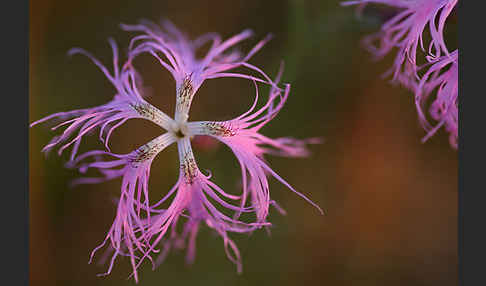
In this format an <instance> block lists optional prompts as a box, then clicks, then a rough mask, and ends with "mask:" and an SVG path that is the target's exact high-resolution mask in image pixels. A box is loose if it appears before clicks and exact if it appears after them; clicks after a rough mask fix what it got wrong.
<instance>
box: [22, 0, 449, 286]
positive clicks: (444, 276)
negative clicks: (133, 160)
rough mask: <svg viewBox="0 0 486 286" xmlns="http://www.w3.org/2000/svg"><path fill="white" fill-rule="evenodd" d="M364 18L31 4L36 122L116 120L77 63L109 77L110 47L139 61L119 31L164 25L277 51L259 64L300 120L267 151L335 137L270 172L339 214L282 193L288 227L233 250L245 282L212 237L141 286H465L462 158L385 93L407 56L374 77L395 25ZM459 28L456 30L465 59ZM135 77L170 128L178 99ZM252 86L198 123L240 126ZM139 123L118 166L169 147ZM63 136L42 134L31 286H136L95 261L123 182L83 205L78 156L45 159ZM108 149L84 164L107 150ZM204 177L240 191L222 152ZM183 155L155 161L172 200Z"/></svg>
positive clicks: (255, 4)
mask: <svg viewBox="0 0 486 286" xmlns="http://www.w3.org/2000/svg"><path fill="white" fill-rule="evenodd" d="M392 13H393V11H391V10H390V9H384V8H379V7H377V8H373V9H371V8H370V9H366V10H365V13H364V15H363V16H362V18H361V19H357V17H356V15H355V10H354V8H352V7H341V6H339V1H334V0H332V1H331V0H330V1H298V0H291V1H236V0H232V1H226V0H217V1H187V0H186V1H161V0H157V1H120V0H117V1H113V0H105V1H95V0H85V1H61V0H33V1H31V6H30V102H29V105H30V121H34V120H37V119H39V118H41V117H43V116H45V115H48V114H51V113H54V112H58V111H66V110H72V109H78V108H84V107H90V106H95V105H99V104H103V103H105V102H107V101H109V100H110V98H111V97H112V95H113V92H114V90H113V88H112V87H111V86H110V84H109V82H108V81H107V80H106V78H105V77H104V76H103V75H102V73H101V72H100V71H99V70H98V69H97V68H96V67H95V66H94V65H93V64H92V63H91V62H90V61H89V60H88V59H87V58H85V57H82V56H75V57H73V58H69V57H68V56H67V55H66V53H67V51H68V50H69V49H70V48H72V47H75V46H76V47H82V48H85V49H87V50H88V51H91V52H92V53H94V54H95V55H96V56H97V57H98V58H99V59H100V60H101V61H103V62H104V63H106V64H107V65H110V64H111V59H112V58H111V50H110V48H109V46H108V43H107V41H106V40H107V38H108V37H110V36H112V37H114V38H115V39H116V40H117V42H118V43H119V45H120V47H122V49H121V50H122V53H124V52H125V51H126V49H125V48H124V47H126V46H127V44H128V40H129V37H130V36H132V35H133V34H129V33H126V32H123V31H121V29H119V23H128V24H134V23H136V22H137V21H138V20H139V19H142V18H146V19H150V20H152V21H157V20H159V19H161V18H163V17H166V18H168V19H170V20H171V21H173V22H174V23H175V24H176V25H177V26H179V27H180V28H181V29H183V30H184V31H186V32H187V33H188V34H189V35H191V36H193V37H194V36H197V35H200V34H202V33H205V32H218V33H220V34H222V35H223V36H224V37H225V38H226V37H229V36H231V35H233V34H235V33H238V32H240V31H241V30H243V29H246V28H251V29H253V30H254V31H255V33H256V36H255V37H254V38H253V39H252V40H250V41H248V42H246V43H245V44H243V45H242V48H243V49H246V50H248V49H249V48H251V45H253V44H255V43H256V42H257V41H258V40H259V39H261V38H263V37H264V36H265V35H266V34H267V33H269V32H271V33H272V34H274V36H275V37H274V39H273V40H272V41H271V42H270V43H268V45H267V46H266V47H265V48H264V49H263V50H261V51H260V52H259V53H258V54H257V55H256V56H255V57H254V58H253V59H252V60H251V62H252V63H254V64H255V65H257V66H260V67H263V69H264V70H265V71H267V72H268V73H269V74H271V75H275V74H276V71H277V69H278V65H279V63H280V61H281V60H282V59H283V60H284V61H285V63H286V70H285V73H284V77H283V79H284V81H287V82H290V83H291V84H292V90H291V95H290V98H289V100H288V102H287V105H286V106H285V107H284V109H283V110H282V112H281V113H280V114H279V116H278V117H277V118H276V119H275V120H274V121H272V122H271V124H269V125H268V126H267V127H265V128H264V129H263V132H264V133H265V134H266V135H269V136H272V137H277V136H295V137H299V138H304V137H314V136H321V137H324V138H325V143H324V144H321V145H316V146H312V151H313V155H312V156H311V157H309V158H304V159H286V158H269V161H270V162H271V166H272V167H273V168H274V170H276V171H277V172H278V173H279V174H280V175H282V176H283V177H284V178H286V179H287V180H288V181H289V182H290V183H291V184H292V185H293V186H294V187H296V189H298V190H299V191H301V192H303V193H305V194H307V195H308V196H310V197H311V199H312V200H314V201H315V202H316V203H318V204H319V205H321V206H322V207H323V208H325V209H326V210H327V213H328V214H327V216H321V215H320V214H319V213H318V212H317V211H316V210H315V209H314V208H313V207H311V206H310V205H309V204H307V203H306V202H304V201H303V200H302V199H300V198H299V197H298V196H296V195H295V194H293V193H291V192H290V191H289V190H287V189H286V188H285V187H284V186H282V185H280V184H278V183H277V182H275V181H272V182H271V193H272V196H273V198H274V199H276V200H277V201H278V202H279V203H280V204H281V205H282V206H283V207H284V208H285V209H286V210H287V212H288V215H287V216H281V215H279V214H278V213H277V212H276V211H273V212H271V214H270V220H271V221H272V222H273V223H274V227H273V229H272V233H271V236H268V235H267V234H266V232H265V231H263V230H262V231H257V232H255V233H253V234H252V235H250V236H248V235H233V236H232V237H233V238H234V239H235V241H236V243H237V244H238V246H239V248H240V251H241V253H242V257H243V267H244V269H243V274H242V275H238V274H237V273H236V270H235V267H234V265H233V264H232V263H231V262H230V261H229V260H227V259H226V257H225V254H224V250H223V243H222V241H221V239H220V238H219V237H218V236H216V235H215V234H214V233H212V232H211V231H209V230H208V229H203V230H202V231H201V232H200V234H199V237H198V241H197V247H198V250H197V258H196V262H195V264H194V265H192V266H186V265H185V263H184V253H183V252H180V251H179V252H177V251H176V252H172V253H171V254H170V256H169V257H168V259H167V260H166V262H165V263H164V264H163V265H162V266H161V267H159V268H158V269H156V270H155V271H152V270H151V267H150V265H149V264H148V263H147V264H145V265H144V266H143V267H142V269H141V273H140V276H141V281H140V283H139V284H140V285H213V286H216V285H268V286H270V285H279V286H283V285H456V283H457V264H458V262H457V152H456V151H454V150H453V149H452V148H450V146H449V144H448V139H447V134H445V133H444V132H442V131H441V132H439V133H438V134H437V135H436V136H434V137H433V138H432V139H431V140H429V141H428V142H427V143H425V144H421V143H420V139H421V138H422V136H424V134H425V133H424V131H423V130H422V129H421V128H420V126H419V124H418V122H417V116H416V111H415V107H414V105H413V96H412V94H411V93H410V92H409V91H407V90H405V89H402V88H400V87H398V86H393V85H390V84H389V83H388V82H387V81H386V80H383V79H382V78H381V75H382V73H383V72H385V71H386V69H387V68H388V67H390V66H391V62H392V60H393V55H392V56H390V57H387V58H385V59H384V60H382V61H380V62H372V61H371V59H370V55H369V54H368V53H367V52H366V51H364V50H363V49H362V47H361V46H360V39H361V38H362V37H363V36H364V35H366V34H369V33H371V32H374V31H377V30H378V29H379V26H380V23H382V22H383V20H384V19H386V18H387V17H389V16H390V15H392ZM456 26H457V16H455V15H453V16H452V17H451V18H450V19H449V23H448V25H447V30H446V33H447V37H448V38H449V43H450V44H451V45H457V42H454V40H455V38H456V30H455V29H456V28H455V27H456ZM136 66H137V67H138V69H139V70H140V71H141V73H142V75H143V77H144V80H145V82H144V84H145V85H146V86H149V87H150V89H148V91H149V92H150V97H149V101H150V102H152V103H153V104H154V105H156V106H158V107H159V108H161V109H162V110H164V111H166V112H167V113H170V114H172V112H173V108H174V105H175V95H174V94H175V92H174V90H175V89H174V83H173V81H172V80H171V78H170V76H169V74H168V73H167V72H166V71H165V70H163V69H162V68H161V67H160V66H159V65H157V64H156V63H154V61H152V60H151V59H150V58H149V57H145V58H143V57H142V58H141V59H140V60H139V61H138V62H137V63H136ZM253 96H254V91H253V87H252V85H251V83H249V82H247V81H244V80H238V79H218V80H210V81H207V82H206V83H205V84H204V86H203V87H202V88H201V89H200V91H199V92H198V94H197V96H196V98H195V100H194V103H193V108H192V111H191V118H192V119H194V120H202V119H214V120H218V119H219V120H221V119H229V118H232V117H234V116H235V115H237V114H240V113H241V112H243V111H245V110H246V109H247V108H248V107H249V105H250V103H251V102H252V100H253ZM158 132H159V130H158V128H156V127H155V126H153V125H152V124H150V123H147V122H144V121H141V120H132V121H128V122H127V123H126V124H125V125H124V126H123V127H121V128H119V129H118V130H117V132H116V133H115V134H114V135H113V137H112V140H111V143H112V148H113V150H114V151H116V152H128V151H130V150H131V149H133V148H135V147H137V146H139V145H141V144H143V143H145V141H148V140H150V139H152V138H154V137H155V136H157V135H158ZM53 135H54V133H53V132H51V131H50V130H49V129H48V127H47V126H45V125H42V126H40V127H36V128H33V129H31V130H30V143H29V146H30V147H29V148H30V150H29V153H30V164H29V165H30V282H31V285H83V286H84V285H106V286H108V285H134V284H135V282H134V281H133V280H127V277H128V274H129V271H130V265H129V261H128V259H123V258H119V260H118V261H117V263H116V265H115V268H114V270H113V272H112V274H111V275H110V276H107V277H97V276H96V274H98V273H102V272H104V271H105V270H106V269H107V265H98V264H96V263H94V264H91V265H89V264H88V263H87V262H88V257H89V254H90V252H91V250H92V249H93V248H94V247H95V246H97V245H98V244H99V243H100V242H101V241H102V240H103V238H104V236H105V234H106V232H107V231H108V229H109V227H110V225H111V223H112V220H113V217H114V214H115V204H114V203H113V199H114V198H116V196H117V194H118V193H119V186H120V180H115V181H112V182H107V183H104V184H100V185H95V186H80V187H76V188H73V189H70V188H69V187H68V183H69V181H70V180H72V179H73V178H76V177H77V174H76V172H74V171H72V170H67V169H65V168H64V167H63V165H64V163H65V162H66V160H67V158H68V154H64V155H63V156H61V157H58V156H57V155H56V154H55V153H52V154H51V155H50V156H48V157H47V158H45V157H44V156H43V154H42V153H41V152H40V150H41V148H42V147H43V146H44V145H45V144H47V143H48V142H49V140H50V139H51V138H52V136H53ZM101 146H102V145H101V143H99V142H98V140H97V136H91V137H89V138H87V139H85V140H84V145H83V144H82V149H81V151H85V150H89V149H93V148H100V147H101ZM194 149H195V152H196V156H197V159H198V161H199V165H200V167H201V168H202V169H210V170H211V171H212V173H213V178H214V180H215V181H216V183H218V184H219V185H220V186H222V187H224V188H226V189H235V188H236V187H237V186H238V178H239V170H238V165H237V163H236V160H235V159H234V158H233V157H232V154H231V153H230V152H229V151H228V150H227V149H226V147H224V146H217V147H216V148H214V149H210V150H206V149H204V148H203V146H202V145H198V146H196V147H194ZM177 168H178V163H177V152H176V148H175V147H174V146H173V147H171V148H169V149H167V150H165V151H164V152H163V153H162V154H160V155H159V157H158V158H157V159H156V160H155V162H154V164H153V167H152V175H151V181H150V191H151V196H152V197H158V196H162V195H163V194H164V192H165V191H166V190H168V187H170V186H171V185H172V184H173V183H174V182H175V181H176V179H177Z"/></svg>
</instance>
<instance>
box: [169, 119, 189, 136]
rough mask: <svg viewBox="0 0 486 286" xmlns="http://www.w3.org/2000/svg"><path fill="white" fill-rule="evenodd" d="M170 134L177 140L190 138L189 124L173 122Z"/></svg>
mask: <svg viewBox="0 0 486 286" xmlns="http://www.w3.org/2000/svg"><path fill="white" fill-rule="evenodd" d="M170 127H171V128H170V130H169V132H171V133H172V134H174V136H175V137H176V138H177V139H182V138H185V137H186V136H189V129H188V128H187V122H177V121H173V122H172V123H171V126H170Z"/></svg>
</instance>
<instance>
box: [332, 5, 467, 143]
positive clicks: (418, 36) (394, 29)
mask: <svg viewBox="0 0 486 286" xmlns="http://www.w3.org/2000/svg"><path fill="white" fill-rule="evenodd" d="M368 3H375V4H385V5H389V6H392V7H396V8H398V9H400V12H398V13H397V14H396V15H395V16H393V17H392V18H390V19H389V20H387V21H386V22H385V23H384V24H383V25H382V27H381V30H380V31H379V32H378V33H376V34H373V35H370V36H367V37H365V38H364V41H363V42H364V44H365V47H366V48H367V50H369V51H370V52H371V53H372V54H373V56H374V57H375V59H376V60H378V59H381V58H383V57H384V56H385V55H387V54H388V53H389V52H390V51H391V50H392V49H394V48H398V52H397V55H396V57H395V61H394V63H393V66H392V68H391V69H390V70H389V71H388V72H387V73H386V74H385V76H387V75H393V76H392V81H393V82H398V83H401V84H402V85H403V86H405V87H407V88H408V89H410V90H412V91H413V92H415V94H416V97H417V98H418V97H421V96H420V95H419V94H422V93H424V92H425V91H421V90H420V89H421V88H424V87H425V80H424V79H423V78H424V77H425V75H423V76H421V75H419V73H418V71H419V70H421V69H422V68H423V67H427V66H429V65H427V64H426V65H422V66H421V65H419V64H418V63H417V50H418V47H419V45H420V50H421V51H422V52H423V53H424V54H425V56H424V58H425V59H424V61H426V62H428V63H435V62H437V61H438V59H441V60H444V59H445V58H446V57H447V58H453V57H454V55H451V54H450V53H449V51H448V49H447V46H446V44H445V41H444V35H443V33H444V27H445V22H446V20H447V18H448V17H449V15H450V13H451V11H452V9H453V8H454V7H455V6H456V4H457V0H353V1H345V2H342V5H345V6H346V5H356V4H359V9H360V10H362V9H363V7H364V5H367V4H368ZM427 25H428V26H429V30H428V35H430V42H429V45H428V49H426V48H425V47H424V40H423V38H424V33H425V32H426V26H427ZM456 62H457V60H456ZM426 74H428V75H430V73H428V72H427V73H426ZM427 78H428V76H427ZM456 82H457V73H456ZM443 92H447V91H443ZM456 96H457V89H456ZM441 97H442V98H445V97H444V96H441ZM452 97H454V96H453V95H449V96H447V98H452ZM456 108H457V106H456ZM456 113H457V110H456ZM419 117H420V120H421V121H423V118H424V117H423V114H421V115H419ZM432 117H434V115H433V114H432ZM435 117H437V116H435ZM456 119H457V118H456ZM456 122H457V120H456ZM440 125H442V124H440ZM446 126H449V125H446ZM456 127H457V125H456ZM426 129H427V128H426ZM456 129H457V128H456ZM447 130H448V131H449V132H452V133H451V136H454V131H451V130H453V128H449V127H447ZM430 134H431V133H429V135H430ZM455 136H456V137H457V132H455ZM426 138H428V136H426ZM452 146H454V147H456V148H457V145H455V144H452Z"/></svg>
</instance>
